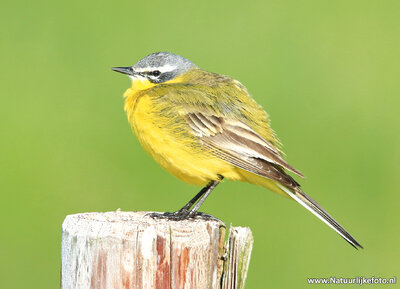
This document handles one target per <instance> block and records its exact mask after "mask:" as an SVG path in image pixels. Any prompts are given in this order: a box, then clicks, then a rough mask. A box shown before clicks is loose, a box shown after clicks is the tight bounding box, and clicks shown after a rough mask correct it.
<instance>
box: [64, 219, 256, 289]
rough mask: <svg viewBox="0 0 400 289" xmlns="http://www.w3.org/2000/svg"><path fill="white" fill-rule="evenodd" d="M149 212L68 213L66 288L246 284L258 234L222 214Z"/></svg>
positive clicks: (195, 288) (213, 288)
mask: <svg viewBox="0 0 400 289" xmlns="http://www.w3.org/2000/svg"><path fill="white" fill-rule="evenodd" d="M148 213H149V212H121V211H116V212H107V213H83V214H77V215H70V216H67V217H66V219H65V221H64V223H63V229H62V262H61V288H62V289H142V288H143V289H181V288H182V289H184V288H185V289H189V288H191V289H203V288H204V289H217V288H218V289H219V288H223V289H228V288H229V289H241V288H243V287H244V282H245V279H246V274H247V270H248V265H249V260H250V254H251V249H252V245H253V237H252V233H251V231H250V229H249V228H240V227H231V228H230V230H229V236H228V239H227V241H226V242H225V241H224V238H225V224H224V223H222V222H221V221H218V220H202V219H195V220H185V221H169V220H163V219H153V218H151V217H149V216H148V215H147V214H148Z"/></svg>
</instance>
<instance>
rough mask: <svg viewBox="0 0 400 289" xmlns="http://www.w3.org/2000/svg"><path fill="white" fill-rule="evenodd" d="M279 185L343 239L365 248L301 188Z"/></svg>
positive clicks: (357, 246)
mask: <svg viewBox="0 0 400 289" xmlns="http://www.w3.org/2000/svg"><path fill="white" fill-rule="evenodd" d="M279 187H280V188H281V189H282V190H283V191H284V192H285V193H287V194H288V195H289V196H290V197H291V198H292V199H294V200H295V201H297V202H298V203H299V204H301V205H302V206H303V207H305V208H306V209H307V210H309V211H310V212H311V213H313V214H314V215H315V216H317V217H318V218H320V219H321V220H322V221H323V222H324V223H325V224H327V225H328V226H329V227H331V228H332V229H334V230H335V231H336V232H337V233H338V234H339V235H340V236H342V238H343V239H345V240H346V241H347V242H348V243H349V244H350V245H352V246H353V247H354V248H356V249H358V248H361V249H363V246H361V245H360V243H358V242H357V241H356V240H355V239H354V238H353V237H352V236H351V235H350V234H349V232H347V231H346V230H345V229H344V228H343V227H342V226H340V225H339V223H338V222H336V221H335V220H334V219H333V218H332V217H331V216H330V215H329V214H328V213H327V212H326V211H325V210H324V209H323V208H322V207H321V206H320V205H318V203H317V202H316V201H314V200H313V199H311V198H310V197H309V196H307V195H306V194H305V193H304V192H303V191H302V190H301V189H300V188H296V189H289V188H286V187H284V186H282V185H279Z"/></svg>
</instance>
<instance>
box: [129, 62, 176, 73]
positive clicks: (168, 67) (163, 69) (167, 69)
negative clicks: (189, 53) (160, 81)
mask: <svg viewBox="0 0 400 289" xmlns="http://www.w3.org/2000/svg"><path fill="white" fill-rule="evenodd" d="M176 68H177V67H176V66H174V65H169V64H167V65H164V66H160V67H143V68H142V67H141V68H134V70H135V71H136V72H139V73H140V72H148V71H156V70H158V71H160V72H161V73H164V72H170V71H173V70H175V69H176Z"/></svg>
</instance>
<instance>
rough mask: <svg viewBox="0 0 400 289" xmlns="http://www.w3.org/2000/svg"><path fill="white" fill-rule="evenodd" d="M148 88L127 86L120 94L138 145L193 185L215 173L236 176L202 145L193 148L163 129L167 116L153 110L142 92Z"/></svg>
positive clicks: (178, 136) (153, 106)
mask: <svg viewBox="0 0 400 289" xmlns="http://www.w3.org/2000/svg"><path fill="white" fill-rule="evenodd" d="M133 87H134V85H133ZM135 88H136V87H135ZM148 91H149V90H148V89H140V90H138V89H134V88H130V89H128V90H127V91H126V93H125V95H124V97H125V111H126V113H127V116H128V120H129V122H130V124H131V126H132V128H133V131H134V132H135V134H136V136H137V138H138V139H139V141H140V143H141V145H142V146H143V148H144V149H145V150H146V151H147V152H148V153H149V154H150V155H151V156H152V157H153V158H154V159H155V160H156V161H157V162H158V163H159V164H160V165H161V166H162V167H164V168H165V169H166V170H168V171H169V172H170V173H172V174H173V175H175V176H176V177H177V178H179V179H181V180H182V181H184V182H187V183H189V184H194V185H202V186H204V185H206V184H207V183H208V182H209V181H210V180H217V179H218V174H224V175H225V176H226V177H229V176H230V177H229V178H231V179H237V178H238V176H236V177H235V174H236V170H235V169H234V167H233V166H232V165H230V164H228V163H226V162H224V161H221V160H219V159H217V158H215V157H214V156H212V155H211V154H210V153H208V152H207V151H206V150H205V149H204V151H199V150H195V149H193V146H191V144H190V141H192V140H188V139H182V136H180V135H179V134H175V133H173V132H172V131H171V130H169V129H167V128H166V127H167V126H168V123H167V122H168V121H171V120H170V119H163V117H162V116H160V114H159V113H157V112H156V111H155V103H154V100H153V99H152V98H151V97H149V95H148V94H146V92H148Z"/></svg>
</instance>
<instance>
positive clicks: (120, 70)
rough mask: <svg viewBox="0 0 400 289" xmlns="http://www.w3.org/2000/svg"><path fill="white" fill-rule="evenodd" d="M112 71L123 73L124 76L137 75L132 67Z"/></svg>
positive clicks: (116, 68) (117, 68) (114, 68)
mask: <svg viewBox="0 0 400 289" xmlns="http://www.w3.org/2000/svg"><path fill="white" fill-rule="evenodd" d="M111 69H112V70H114V71H116V72H119V73H123V74H128V75H135V74H136V73H135V72H134V71H133V69H132V67H130V66H129V67H113V68H111Z"/></svg>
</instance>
